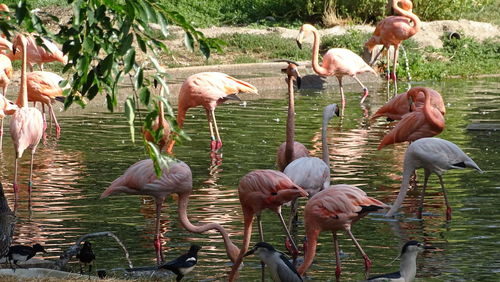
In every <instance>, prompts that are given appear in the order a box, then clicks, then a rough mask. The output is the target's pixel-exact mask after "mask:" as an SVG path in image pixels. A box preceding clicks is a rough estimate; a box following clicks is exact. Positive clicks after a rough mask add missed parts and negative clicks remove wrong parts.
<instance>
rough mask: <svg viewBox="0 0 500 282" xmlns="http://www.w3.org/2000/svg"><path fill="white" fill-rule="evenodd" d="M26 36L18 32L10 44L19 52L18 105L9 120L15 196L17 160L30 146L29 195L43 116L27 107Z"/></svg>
mask: <svg viewBox="0 0 500 282" xmlns="http://www.w3.org/2000/svg"><path fill="white" fill-rule="evenodd" d="M26 44H27V40H26V37H24V35H22V34H18V35H17V36H16V38H15V39H14V43H13V44H12V52H14V53H15V52H16V50H17V49H19V51H20V52H21V55H22V59H21V60H22V63H21V85H20V87H19V96H18V97H17V101H16V104H17V105H18V106H19V110H17V111H16V112H15V113H14V115H12V119H11V120H10V136H11V138H12V141H13V143H14V149H15V151H16V160H15V163H14V167H15V170H14V192H15V194H16V196H17V192H18V186H17V162H18V160H19V159H20V158H21V157H22V156H23V152H24V150H26V149H27V148H30V147H31V163H30V180H29V182H28V187H29V193H30V196H31V188H32V186H33V183H32V174H33V157H34V155H35V151H36V147H37V146H38V143H40V139H41V138H42V135H43V117H42V113H41V112H40V111H39V110H37V109H36V108H31V107H28V89H27V88H28V87H27V79H26V55H27V54H26Z"/></svg>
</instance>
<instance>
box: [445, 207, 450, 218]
mask: <svg viewBox="0 0 500 282" xmlns="http://www.w3.org/2000/svg"><path fill="white" fill-rule="evenodd" d="M446 220H451V207H447V208H446Z"/></svg>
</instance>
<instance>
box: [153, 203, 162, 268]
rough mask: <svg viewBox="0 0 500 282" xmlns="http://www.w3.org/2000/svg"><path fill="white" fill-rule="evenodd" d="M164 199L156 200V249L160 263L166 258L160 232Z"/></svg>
mask: <svg viewBox="0 0 500 282" xmlns="http://www.w3.org/2000/svg"><path fill="white" fill-rule="evenodd" d="M162 203H163V201H157V202H156V224H155V229H156V238H155V242H154V246H155V251H156V263H157V264H158V265H160V264H161V263H162V262H163V260H164V258H163V251H162V243H161V234H160V224H161V222H160V218H161V207H162Z"/></svg>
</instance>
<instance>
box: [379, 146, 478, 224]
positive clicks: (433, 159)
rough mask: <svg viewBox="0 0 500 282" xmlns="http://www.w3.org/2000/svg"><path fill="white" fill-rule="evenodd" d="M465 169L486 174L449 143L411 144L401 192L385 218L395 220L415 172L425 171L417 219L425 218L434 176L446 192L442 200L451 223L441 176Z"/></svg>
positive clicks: (448, 205)
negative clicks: (428, 193) (424, 208)
mask: <svg viewBox="0 0 500 282" xmlns="http://www.w3.org/2000/svg"><path fill="white" fill-rule="evenodd" d="M466 167H470V168H474V169H476V170H477V171H479V172H480V173H482V172H483V171H482V170H481V169H480V168H479V167H478V166H477V164H476V163H475V162H474V161H473V160H472V159H471V158H470V157H469V156H467V155H466V154H465V153H464V152H463V151H462V150H461V149H460V148H459V147H458V146H457V145H455V144H454V143H452V142H450V141H447V140H444V139H440V138H422V139H418V140H417V141H415V142H412V143H411V144H410V146H408V149H406V153H405V157H404V163H403V180H402V181H401V189H400V190H399V194H398V197H397V199H396V201H395V202H394V204H393V205H392V207H391V209H390V210H389V212H387V214H386V215H385V216H388V217H390V216H394V214H395V213H396V212H397V210H398V209H399V207H400V206H401V204H402V203H403V200H404V198H405V197H406V192H407V191H408V188H409V186H410V178H411V175H412V174H413V171H415V170H416V169H419V168H423V169H424V186H423V188H422V192H421V196H420V205H419V212H418V217H419V218H421V217H422V210H423V206H424V196H425V189H426V188H427V181H428V180H429V176H430V175H431V174H432V173H435V174H436V175H437V176H438V178H439V183H440V184H441V189H442V190H443V197H444V201H445V204H446V219H447V220H450V219H451V207H450V204H449V203H448V196H447V195H446V190H445V189H444V182H443V177H442V174H443V173H444V172H445V171H447V170H450V169H464V168H466Z"/></svg>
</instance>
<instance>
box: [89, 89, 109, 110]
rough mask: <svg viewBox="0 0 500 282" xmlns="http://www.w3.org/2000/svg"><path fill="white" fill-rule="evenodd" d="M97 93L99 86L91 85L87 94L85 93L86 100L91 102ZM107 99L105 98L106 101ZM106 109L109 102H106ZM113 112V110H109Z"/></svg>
mask: <svg viewBox="0 0 500 282" xmlns="http://www.w3.org/2000/svg"><path fill="white" fill-rule="evenodd" d="M97 93H99V86H98V85H97V84H94V85H92V87H90V89H89V91H88V93H87V99H89V100H92V99H94V97H95V96H96V95H97ZM107 98H108V97H106V99H107ZM108 108H109V101H108ZM111 111H113V110H111Z"/></svg>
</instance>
